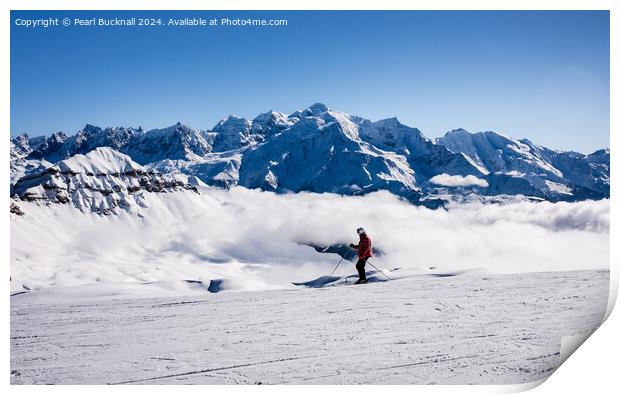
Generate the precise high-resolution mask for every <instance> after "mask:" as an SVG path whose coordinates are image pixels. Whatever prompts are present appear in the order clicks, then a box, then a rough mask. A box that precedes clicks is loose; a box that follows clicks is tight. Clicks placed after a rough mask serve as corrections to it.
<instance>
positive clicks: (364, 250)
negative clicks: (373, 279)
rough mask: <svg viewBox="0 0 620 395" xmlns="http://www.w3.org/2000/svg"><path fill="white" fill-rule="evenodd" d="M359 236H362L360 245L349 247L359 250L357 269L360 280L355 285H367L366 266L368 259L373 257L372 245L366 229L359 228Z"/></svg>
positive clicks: (350, 245)
mask: <svg viewBox="0 0 620 395" xmlns="http://www.w3.org/2000/svg"><path fill="white" fill-rule="evenodd" d="M357 234H358V235H359V236H360V241H359V243H358V244H353V243H351V244H349V247H351V248H355V249H357V263H356V264H355V268H356V269H357V273H358V274H359V280H357V281H356V282H355V284H366V283H367V282H368V280H366V270H365V268H364V267H365V266H366V261H367V260H368V258H370V257H371V256H372V245H371V242H370V238H369V237H368V235H367V234H366V231H365V230H364V228H357Z"/></svg>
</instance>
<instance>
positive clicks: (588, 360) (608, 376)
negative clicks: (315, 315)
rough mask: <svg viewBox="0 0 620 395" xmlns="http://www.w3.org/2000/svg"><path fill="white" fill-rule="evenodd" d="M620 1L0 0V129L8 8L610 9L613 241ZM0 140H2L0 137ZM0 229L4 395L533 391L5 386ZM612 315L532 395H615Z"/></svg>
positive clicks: (6, 241)
mask: <svg viewBox="0 0 620 395" xmlns="http://www.w3.org/2000/svg"><path fill="white" fill-rule="evenodd" d="M619 4H620V2H618V1H602V0H590V1H585V0H563V1H562V0H520V1H519V0H495V1H492V0H467V1H465V0H435V1H430V0H426V1H424V0H411V1H406V2H405V1H396V0H381V1H377V2H370V1H366V0H357V1H356V0H330V1H326V2H324V3H322V4H321V3H319V0H297V1H295V0H289V1H282V0H262V1H260V2H259V1H250V0H221V1H220V2H215V1H204V2H200V1H197V0H194V1H192V0H179V1H173V0H151V1H140V0H127V1H121V0H109V1H103V0H96V1H88V2H84V1H76V0H58V1H49V0H48V1H45V0H38V1H29V0H21V1H19V0H4V1H1V2H0V8H1V9H2V16H1V17H0V21H1V30H0V42H1V44H2V45H1V48H2V56H1V57H0V87H1V93H0V94H1V96H0V98H1V100H0V103H1V105H0V122H1V124H0V125H1V126H2V130H4V131H6V134H10V132H9V131H10V130H11V129H10V117H9V114H10V112H9V111H10V107H9V103H10V89H9V87H10V67H9V65H10V63H9V56H10V10H142V9H143V10H174V9H179V10H339V9H343V10H349V9H350V10H355V9H365V10H400V9H403V10H405V9H417V10H448V9H449V10H485V9H493V10H610V11H611V48H610V50H611V54H610V55H611V67H610V72H611V75H610V77H611V82H610V84H611V87H610V95H611V96H610V106H611V109H612V111H611V119H610V130H612V131H614V132H613V133H611V145H610V148H611V151H612V155H611V162H612V172H611V178H612V181H611V196H612V202H611V223H612V227H611V240H620V239H619V238H618V237H617V236H618V232H617V228H616V226H615V224H616V223H617V218H618V215H617V213H616V210H615V206H616V204H615V202H616V200H617V199H616V196H617V194H618V193H619V191H618V188H617V185H618V176H617V171H618V156H617V155H616V153H617V152H619V151H618V149H619V146H618V136H617V132H616V131H617V130H618V127H619V126H620V125H619V123H618V113H620V111H618V110H619V109H620V107H619V106H618V104H619V102H618V93H620V84H619V80H618V72H617V71H616V70H619V67H620V63H619V62H618V53H619V50H620V47H619V45H620V40H619V33H620V17H619V13H620V5H619ZM0 141H2V140H0ZM3 141H4V144H6V143H7V142H8V136H6V135H5V137H4V140H3ZM0 163H4V164H5V166H6V164H8V163H9V150H8V144H7V146H6V147H5V148H4V149H3V150H2V151H0ZM8 186H9V172H8V166H6V167H5V171H3V172H0V188H2V191H3V194H4V196H5V197H7V198H8V196H9V187H8ZM0 213H2V214H0V215H1V218H2V224H3V226H2V227H0V236H1V239H0V240H1V243H2V248H1V249H0V251H1V254H2V257H3V259H2V262H3V263H4V265H5V266H4V273H5V275H4V277H3V278H4V281H5V287H6V288H5V290H4V294H3V295H4V297H5V303H3V304H2V329H3V331H2V333H3V336H4V337H3V339H5V348H4V350H6V351H7V353H6V354H5V358H3V360H2V367H3V371H4V372H5V374H4V377H3V384H4V385H3V386H5V387H8V390H9V391H11V392H14V393H20V394H21V393H24V394H29V393H35V392H36V393H40V392H49V393H54V394H74V393H75V394H78V393H79V394H80V395H82V394H83V393H84V391H87V392H88V393H104V391H105V392H108V391H111V392H113V393H119V392H120V393H126V392H132V393H135V392H137V391H140V392H143V391H145V390H147V391H149V392H152V393H155V394H161V393H168V392H172V391H183V392H188V393H189V392H191V393H199V392H200V393H204V392H205V391H217V392H224V393H237V392H249V391H252V392H262V393H264V392H265V391H267V392H269V393H289V392H290V391H291V390H292V391H295V392H296V393H301V394H304V393H308V394H310V393H313V394H314V393H315V392H316V391H321V392H324V391H338V392H344V393H355V394H356V395H357V394H360V393H362V394H370V393H375V392H376V391H377V390H380V391H382V392H384V391H387V392H390V393H411V392H412V391H416V392H422V393H433V394H445V393H474V394H480V393H507V392H516V391H522V390H526V389H529V388H532V387H536V384H525V385H517V386H424V387H423V386H416V387H411V386H338V387H336V386H294V387H288V386H287V387H284V386H265V387H260V386H258V387H257V386H253V387H247V386H217V388H216V387H214V386H210V387H202V386H184V387H178V386H148V388H145V387H144V386H141V387H126V386H124V387H112V388H109V387H103V386H89V387H86V386H52V387H43V386H36V387H35V386H10V385H9V380H10V376H9V371H10V361H9V353H8V351H9V350H10V342H9V337H10V327H9V307H10V298H9V290H8V287H9V283H8V281H7V280H8V278H9V276H10V267H9V264H8V263H9V262H10V259H9V251H10V238H9V229H10V225H9V212H8V207H5V209H4V210H0ZM618 262H619V260H618V248H617V247H615V246H614V245H613V242H612V246H611V279H612V286H611V289H612V292H611V297H610V300H609V305H608V309H607V315H608V316H609V314H610V312H611V310H612V308H613V305H614V303H615V300H616V295H617V290H618ZM618 315H619V314H618V313H617V312H616V313H614V315H613V316H612V317H611V320H608V322H606V323H605V324H604V325H603V327H602V328H601V329H599V330H598V331H597V332H596V333H595V334H594V335H593V336H592V337H591V338H590V339H589V340H588V341H586V343H585V345H584V346H583V347H581V348H580V349H579V350H577V351H576V353H575V355H574V356H572V357H571V358H569V359H568V361H567V362H566V363H565V364H564V365H562V367H561V368H560V369H558V371H557V372H556V373H554V374H553V375H552V376H551V377H550V378H549V379H548V383H546V384H544V385H542V386H540V387H538V388H536V390H535V391H536V392H537V393H560V392H561V393H579V394H583V393H584V392H585V391H592V390H594V391H595V392H594V393H597V394H598V393H614V392H615V390H617V388H618V386H617V382H618V380H617V379H616V375H617V365H616V355H615V353H617V352H618V350H619V347H618V345H619V344H620V342H619V341H618V340H617V334H618V333H620V319H619V318H618Z"/></svg>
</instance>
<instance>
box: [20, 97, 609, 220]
mask: <svg viewBox="0 0 620 395" xmlns="http://www.w3.org/2000/svg"><path fill="white" fill-rule="evenodd" d="M10 148H11V151H10V153H11V195H12V197H13V198H14V199H15V200H29V201H45V202H46V203H69V202H72V203H73V204H74V205H75V206H76V207H79V208H81V209H86V210H91V211H97V212H102V213H108V212H110V211H114V210H115V209H116V208H118V207H121V208H122V207H123V206H131V204H134V203H135V204H139V202H136V201H135V197H136V196H138V195H139V193H138V192H140V191H146V192H148V193H151V192H169V191H173V190H177V189H184V190H192V189H195V186H196V185H198V184H200V183H204V184H207V185H211V186H216V187H224V188H230V187H232V186H243V187H246V188H253V189H255V188H260V189H262V190H268V191H274V192H277V193H286V192H300V191H310V192H317V193H323V192H331V193H337V194H343V195H357V194H366V193H369V192H373V191H378V190H387V191H390V192H392V193H394V194H396V195H398V196H401V197H403V198H405V199H407V200H409V201H410V202H412V203H414V204H423V205H426V206H431V207H437V206H439V205H441V204H442V203H443V202H444V201H445V200H446V199H450V198H459V197H463V196H481V197H485V196H497V195H501V196H513V195H514V196H516V195H519V196H520V195H524V196H527V197H530V198H536V199H543V200H549V201H575V200H584V199H602V198H606V197H609V190H610V188H609V163H610V162H609V149H601V150H598V151H596V152H594V153H592V154H589V155H584V154H580V153H576V152H563V151H557V150H553V149H550V148H546V147H542V146H538V145H535V144H534V143H532V142H530V141H529V140H527V139H523V140H517V139H513V138H510V137H507V136H504V135H501V134H499V133H495V132H482V133H473V134H472V133H469V132H467V131H465V130H463V129H456V130H453V131H451V132H448V133H447V134H446V135H445V136H444V137H441V138H438V139H436V141H431V140H430V139H428V138H426V137H425V136H424V135H423V134H422V133H421V132H420V130H418V129H416V128H412V127H409V126H406V125H403V124H402V123H400V122H399V121H398V120H397V119H396V118H390V119H385V120H380V121H377V122H372V121H370V120H368V119H364V118H361V117H358V116H352V115H348V114H345V113H343V112H339V111H334V110H330V109H328V108H327V106H325V105H323V104H320V103H317V104H314V105H312V106H310V107H309V108H307V109H305V110H303V111H296V112H294V113H292V114H289V115H286V114H283V113H279V112H275V111H269V112H266V113H263V114H260V115H259V116H257V117H256V118H254V119H252V120H249V119H245V118H240V117H236V116H232V115H231V116H229V117H228V118H226V119H223V120H222V121H220V122H219V123H217V124H216V125H215V126H214V127H213V128H212V129H211V130H207V131H203V130H198V129H193V128H191V127H188V126H186V125H184V124H182V123H180V122H179V123H177V124H175V125H173V126H170V127H168V128H163V129H155V130H151V131H145V130H143V129H142V128H126V127H108V128H105V129H104V128H100V127H96V126H93V125H86V126H85V127H84V128H83V129H82V130H80V131H78V132H77V133H76V134H74V135H71V136H70V135H67V134H65V133H63V132H58V133H54V134H52V135H49V136H39V137H34V138H29V137H28V136H27V135H25V134H24V135H20V136H18V137H15V138H12V139H11V142H10Z"/></svg>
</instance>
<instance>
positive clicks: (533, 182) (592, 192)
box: [437, 129, 609, 200]
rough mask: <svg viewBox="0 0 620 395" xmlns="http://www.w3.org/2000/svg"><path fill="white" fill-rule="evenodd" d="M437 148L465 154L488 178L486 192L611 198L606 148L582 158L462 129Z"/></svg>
mask: <svg viewBox="0 0 620 395" xmlns="http://www.w3.org/2000/svg"><path fill="white" fill-rule="evenodd" d="M437 144H439V145H443V146H445V147H446V148H448V149H449V150H450V151H452V152H454V153H462V154H464V155H467V157H469V158H471V159H472V160H473V162H475V163H476V164H477V165H478V167H479V168H480V169H481V170H482V171H483V172H484V173H486V174H490V176H489V181H490V184H492V186H491V187H490V188H489V190H488V191H487V192H488V193H489V194H515V193H519V192H520V193H526V191H527V190H531V192H529V194H531V195H533V196H540V197H543V198H547V199H551V200H581V199H588V198H594V199H596V198H598V199H600V198H603V197H609V150H599V151H597V152H595V153H593V154H591V155H583V154H580V153H576V152H563V151H556V150H553V149H549V148H546V147H542V146H538V145H535V144H534V143H532V142H531V141H529V140H527V139H522V140H516V139H513V138H510V137H508V136H504V135H502V134H499V133H495V132H481V133H473V134H471V133H469V132H467V131H466V130H464V129H456V130H453V131H451V132H448V133H447V134H446V135H445V136H443V137H441V138H439V139H437ZM511 178H514V179H518V180H511ZM519 180H520V181H519Z"/></svg>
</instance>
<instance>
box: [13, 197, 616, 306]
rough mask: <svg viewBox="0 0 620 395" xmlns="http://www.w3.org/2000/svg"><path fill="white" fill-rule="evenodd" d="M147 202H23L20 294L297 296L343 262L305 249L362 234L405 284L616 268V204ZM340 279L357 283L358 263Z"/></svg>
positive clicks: (17, 241)
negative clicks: (116, 211)
mask: <svg viewBox="0 0 620 395" xmlns="http://www.w3.org/2000/svg"><path fill="white" fill-rule="evenodd" d="M143 203H144V205H145V206H146V207H144V208H140V209H139V210H138V211H139V212H133V213H127V212H122V213H121V214H120V215H110V216H99V215H96V214H90V213H87V214H84V213H82V212H80V211H79V210H76V209H75V208H73V207H70V206H68V205H64V206H51V207H48V206H37V205H35V204H32V203H21V204H22V206H23V207H22V208H23V210H24V211H25V213H26V214H25V215H24V216H15V217H13V218H12V220H11V291H12V292H20V291H23V290H24V289H26V288H27V289H30V290H41V289H56V288H58V289H60V288H66V287H76V286H82V287H91V288H93V287H95V288H96V286H97V285H100V286H101V287H102V288H105V289H106V290H108V291H106V292H111V291H109V290H110V289H112V290H117V291H118V292H119V293H122V292H126V291H127V289H128V288H129V289H132V290H134V291H135V292H138V293H144V292H147V291H144V290H146V289H148V290H149V291H148V292H154V293H156V294H157V293H160V292H168V291H169V292H173V293H178V292H181V293H184V292H194V291H197V292H204V291H205V290H204V287H206V286H208V284H209V283H210V281H211V280H214V279H218V280H222V289H223V290H261V289H274V288H286V287H292V285H291V281H305V280H310V279H313V278H316V277H319V276H322V275H326V274H328V273H329V272H330V271H331V270H332V268H333V267H334V266H335V264H336V263H337V262H338V260H339V259H340V257H339V256H338V255H335V254H321V253H318V252H316V251H315V250H314V249H313V248H311V247H308V246H307V245H305V244H308V243H314V244H325V245H329V244H336V243H346V244H348V243H350V242H356V241H357V235H356V233H355V229H356V228H358V227H360V226H361V227H364V228H365V229H366V230H367V231H368V233H369V235H370V237H371V238H372V240H373V244H374V245H375V246H376V247H378V248H379V249H380V250H381V251H383V252H384V254H383V255H382V256H379V257H375V258H373V260H372V261H371V262H373V264H374V265H375V266H378V267H380V268H384V269H394V268H400V270H399V272H400V273H402V274H401V275H403V276H404V275H426V274H430V273H474V274H476V273H486V272H490V273H520V272H542V271H558V270H580V269H599V268H608V267H609V244H610V241H609V201H608V200H602V201H585V202H577V203H564V202H563V203H549V202H527V201H522V202H516V203H511V204H503V205H499V204H482V203H470V204H461V205H453V206H451V207H449V208H448V210H444V209H439V210H430V209H427V208H424V207H416V206H412V205H411V204H409V203H407V202H406V201H403V200H401V199H399V198H398V197H396V196H394V195H392V194H390V193H388V192H376V193H372V194H370V195H367V196H361V197H343V196H339V195H332V194H313V193H298V194H286V195H276V194H274V193H270V192H261V191H258V190H248V189H245V188H233V189H231V190H229V191H225V190H220V189H214V188H204V189H202V190H201V193H200V194H196V193H193V192H188V191H186V192H179V193H170V194H146V195H145V196H144V202H143ZM430 267H433V268H434V269H429V268H430ZM339 272H340V273H341V274H353V273H355V269H354V265H353V264H351V263H344V264H343V265H342V266H341V267H340V268H339ZM394 273H397V272H394ZM185 280H192V281H202V282H203V285H200V283H195V282H190V283H188V282H186V281H185ZM121 290H123V291H121ZM114 292H116V291H114ZM148 292H147V293H148Z"/></svg>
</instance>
